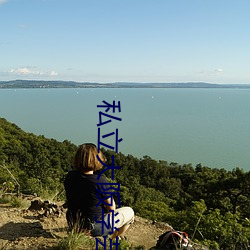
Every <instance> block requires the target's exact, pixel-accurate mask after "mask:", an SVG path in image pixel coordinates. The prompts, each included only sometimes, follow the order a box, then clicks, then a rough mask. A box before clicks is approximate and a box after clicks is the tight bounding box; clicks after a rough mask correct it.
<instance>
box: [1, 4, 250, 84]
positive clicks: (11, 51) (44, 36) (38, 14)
mask: <svg viewBox="0 0 250 250" xmlns="http://www.w3.org/2000/svg"><path fill="white" fill-rule="evenodd" d="M249 11H250V1H249V0H0V81H3V80H15V79H27V80H66V81H68V80H70V81H79V82H100V83H107V82H209V83H220V84H224V83H225V84H226V83H233V84H238V83H241V84H244V83H248V84H249V83H250V15H249Z"/></svg>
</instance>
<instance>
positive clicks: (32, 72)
mask: <svg viewBox="0 0 250 250" xmlns="http://www.w3.org/2000/svg"><path fill="white" fill-rule="evenodd" d="M9 73H11V74H15V75H23V76H24V75H26V76H44V77H47V76H57V75H58V73H57V71H55V70H51V71H40V70H36V67H22V68H16V69H11V70H9Z"/></svg>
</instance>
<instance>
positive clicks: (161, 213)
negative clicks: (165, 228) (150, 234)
mask: <svg viewBox="0 0 250 250" xmlns="http://www.w3.org/2000/svg"><path fill="white" fill-rule="evenodd" d="M134 211H135V213H136V214H137V215H140V216H141V217H144V218H148V219H151V220H156V221H166V220H167V218H168V217H169V215H170V214H172V212H173V210H172V209H171V208H170V207H169V206H168V205H167V204H166V203H164V202H161V201H158V202H156V201H150V200H148V201H139V202H137V203H136V204H135V206H134Z"/></svg>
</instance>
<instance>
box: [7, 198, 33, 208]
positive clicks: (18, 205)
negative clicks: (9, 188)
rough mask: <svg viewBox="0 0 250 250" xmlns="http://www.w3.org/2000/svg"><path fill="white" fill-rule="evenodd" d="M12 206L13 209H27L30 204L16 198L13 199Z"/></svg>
mask: <svg viewBox="0 0 250 250" xmlns="http://www.w3.org/2000/svg"><path fill="white" fill-rule="evenodd" d="M10 204H11V206H12V207H16V208H27V207H28V205H29V202H28V201H26V200H24V199H22V197H17V196H14V197H12V198H11V200H10Z"/></svg>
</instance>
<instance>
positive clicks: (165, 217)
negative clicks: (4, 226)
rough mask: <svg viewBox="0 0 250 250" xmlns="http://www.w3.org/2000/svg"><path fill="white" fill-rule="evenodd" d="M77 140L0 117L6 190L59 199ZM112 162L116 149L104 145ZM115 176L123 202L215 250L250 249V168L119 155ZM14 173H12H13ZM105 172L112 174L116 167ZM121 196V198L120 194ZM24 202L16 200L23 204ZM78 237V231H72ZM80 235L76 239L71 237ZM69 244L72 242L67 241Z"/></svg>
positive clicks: (1, 178)
mask: <svg viewBox="0 0 250 250" xmlns="http://www.w3.org/2000/svg"><path fill="white" fill-rule="evenodd" d="M76 148H77V147H76V145H74V144H72V143H70V142H69V141H67V140H65V141H63V142H58V141H56V140H54V139H47V138H45V137H44V136H36V135H34V134H31V133H25V132H24V131H22V130H21V129H20V128H19V127H18V126H16V125H15V124H11V123H9V122H7V121H6V120H5V119H3V118H0V165H2V166H3V165H4V166H6V167H7V169H8V171H7V170H6V168H1V171H0V195H1V197H2V198H3V197H4V196H2V194H4V193H6V192H16V191H17V188H19V186H18V185H17V183H16V182H15V181H14V179H16V180H17V181H18V183H20V189H21V192H23V193H26V194H34V193H36V194H37V195H39V196H42V197H44V198H50V199H55V197H58V195H61V194H63V192H62V191H63V180H64V177H65V175H66V173H67V171H68V170H69V169H70V166H71V163H72V158H73V155H74V154H75V151H76ZM103 152H104V154H105V156H106V158H107V164H108V165H112V158H111V156H112V154H114V152H112V151H109V150H105V149H103ZM114 165H115V166H120V167H121V169H120V170H115V172H114V176H115V180H114V181H113V182H116V183H120V184H121V192H120V200H121V205H122V206H124V205H126V206H132V207H133V208H134V210H135V212H136V214H137V215H141V216H142V217H146V218H148V219H152V220H158V221H165V222H168V223H169V224H171V225H172V226H173V227H174V228H175V229H177V230H183V231H186V232H187V233H188V234H189V235H191V237H194V239H195V240H197V241H200V242H203V243H204V244H207V245H209V246H210V247H211V249H247V247H248V246H249V242H250V224H249V220H250V172H244V171H243V170H241V169H239V168H236V169H233V170H232V171H226V170H225V169H215V168H209V167H205V166H202V165H201V164H198V165H197V166H195V167H193V166H192V165H191V164H184V165H179V164H178V163H174V162H171V163H168V162H166V161H156V160H154V159H152V158H150V157H149V156H144V157H143V158H142V159H138V158H136V157H133V156H132V155H127V156H125V155H123V154H122V153H117V154H115V162H114ZM10 173H11V174H10ZM105 175H106V176H107V177H108V178H109V179H111V171H110V170H109V171H106V172H105ZM117 198H118V197H116V199H117ZM18 203H19V201H18V200H16V201H13V205H15V206H19V205H18ZM72 237H73V236H72ZM72 241H74V240H71V242H72ZM65 244H66V243H65Z"/></svg>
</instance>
